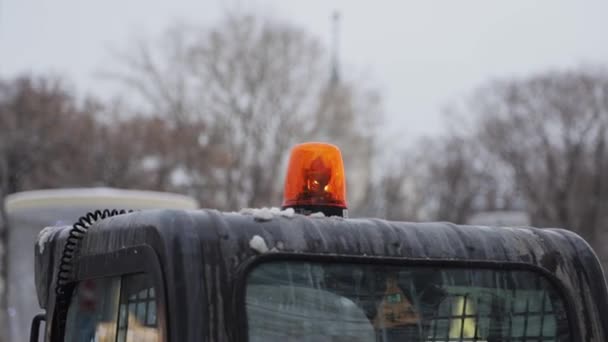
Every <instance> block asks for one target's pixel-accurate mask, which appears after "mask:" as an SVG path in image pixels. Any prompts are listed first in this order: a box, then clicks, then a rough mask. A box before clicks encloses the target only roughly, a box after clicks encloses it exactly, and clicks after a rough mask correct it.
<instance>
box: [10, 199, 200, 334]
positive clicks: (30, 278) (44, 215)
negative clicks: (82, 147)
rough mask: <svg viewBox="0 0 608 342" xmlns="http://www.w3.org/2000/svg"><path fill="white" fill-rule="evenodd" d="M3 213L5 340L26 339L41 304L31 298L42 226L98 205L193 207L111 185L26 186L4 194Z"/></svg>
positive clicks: (67, 222) (66, 220) (72, 218)
mask: <svg viewBox="0 0 608 342" xmlns="http://www.w3.org/2000/svg"><path fill="white" fill-rule="evenodd" d="M5 208H6V211H7V216H8V223H9V234H8V243H7V246H8V281H7V283H8V316H9V317H8V319H9V332H8V333H9V336H8V341H26V340H27V338H28V334H29V330H30V324H31V318H32V317H33V316H34V315H36V314H37V313H38V312H39V311H40V309H39V305H38V301H37V297H36V288H35V279H34V274H35V273H36V272H35V271H34V254H33V253H32V251H33V249H34V246H33V245H32V241H36V240H37V237H38V234H39V233H40V231H41V229H42V228H44V227H47V226H60V225H71V224H73V223H74V222H75V221H76V220H78V218H79V217H80V216H81V215H82V213H84V212H89V211H93V210H97V209H134V210H138V209H140V210H141V209H156V208H170V209H197V208H198V203H197V201H196V200H195V199H193V198H191V197H187V196H183V195H178V194H172V193H166V192H154V191H139V190H122V189H112V188H76V189H57V190H37V191H25V192H20V193H15V194H12V195H9V196H7V197H6V199H5Z"/></svg>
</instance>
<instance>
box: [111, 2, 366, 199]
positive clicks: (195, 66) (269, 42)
mask: <svg viewBox="0 0 608 342" xmlns="http://www.w3.org/2000/svg"><path fill="white" fill-rule="evenodd" d="M122 60H123V61H124V65H125V67H126V68H127V69H128V70H126V71H125V72H123V73H118V74H117V75H116V74H114V75H113V76H115V77H118V78H119V79H120V80H122V81H123V82H124V83H125V84H126V85H128V86H129V89H132V90H136V91H137V92H138V93H139V95H141V98H142V99H143V102H144V104H147V105H148V109H149V111H150V113H153V114H155V115H160V116H161V117H163V118H166V119H168V120H170V121H171V122H172V123H174V124H175V125H176V126H178V127H188V126H192V125H199V126H200V127H204V128H205V131H201V132H200V135H199V139H198V140H199V141H198V143H196V144H193V145H192V146H190V147H189V148H188V152H186V153H184V155H183V158H184V159H183V161H184V165H185V167H184V172H185V174H186V176H187V179H188V182H189V187H190V189H195V191H196V195H197V197H198V198H199V200H200V201H201V203H203V205H206V206H207V205H208V206H213V207H218V208H224V209H235V208H240V207H243V206H248V205H251V206H264V205H269V204H272V203H278V202H279V200H280V199H279V194H280V191H281V188H282V182H281V180H282V175H283V170H284V163H285V157H286V152H287V151H288V149H289V147H290V146H292V145H293V144H295V143H297V142H300V141H301V140H303V139H307V138H308V139H309V138H317V139H319V138H322V139H323V140H326V141H329V142H337V143H338V144H339V143H340V142H342V141H344V143H346V142H347V141H348V140H345V139H343V140H340V139H339V137H338V136H337V133H335V132H334V131H331V132H327V133H328V134H325V133H326V131H323V132H322V131H321V130H320V129H318V128H319V126H318V125H317V124H318V123H319V122H320V121H319V119H320V118H322V120H323V122H324V123H325V124H326V125H325V126H324V127H329V126H331V125H330V124H329V123H330V122H337V121H342V127H341V130H340V131H339V133H340V134H345V135H349V133H350V134H351V135H352V133H353V132H355V130H352V129H350V126H349V125H348V123H349V122H350V121H351V117H348V118H347V120H346V121H343V120H342V119H341V117H340V114H341V113H343V112H345V111H348V112H349V113H350V114H352V115H355V116H360V115H364V113H363V111H362V110H360V109H362V108H361V107H360V104H359V102H357V101H356V98H355V97H352V96H350V94H354V93H356V91H358V90H359V88H357V87H355V85H353V84H348V85H346V84H345V85H340V88H339V89H340V90H339V91H338V90H336V89H337V88H336V87H333V86H331V87H330V86H328V84H329V82H330V72H329V67H328V66H326V65H325V63H324V61H325V60H327V59H326V58H325V52H324V50H323V48H322V46H321V44H320V43H319V42H318V40H317V39H316V38H315V37H312V36H310V35H309V34H308V33H306V32H304V31H302V30H301V29H299V28H297V27H295V26H293V25H291V24H289V23H286V22H282V21H280V20H276V19H271V18H265V17H262V16H258V15H251V14H242V13H239V14H229V15H227V16H226V17H225V18H224V20H223V21H221V22H220V23H219V24H218V25H217V26H214V27H213V28H211V29H197V28H192V27H186V26H178V27H175V28H173V29H171V30H169V31H168V32H167V34H166V36H165V38H164V39H162V40H161V42H160V44H159V45H154V44H152V45H151V44H147V43H140V44H139V46H138V48H137V49H136V50H132V51H130V52H129V53H127V54H126V55H125V56H123V57H122ZM329 89H332V90H331V91H330V90H329ZM353 90H355V92H353ZM338 94H339V95H338ZM336 106H340V108H346V110H337V109H336ZM351 107H352V108H351ZM353 109H355V110H353ZM366 114H367V113H365V115H366ZM335 126H336V125H335V124H333V127H335Z"/></svg>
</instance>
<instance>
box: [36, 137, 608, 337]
mask: <svg viewBox="0 0 608 342" xmlns="http://www.w3.org/2000/svg"><path fill="white" fill-rule="evenodd" d="M298 148H300V149H301V151H299V152H298V151H297V149H298ZM329 149H330V150H331V149H333V148H329ZM294 153H295V154H298V153H302V154H303V155H305V157H302V156H300V157H296V160H295V161H294V157H293V155H292V160H291V162H290V170H289V172H288V177H287V181H286V183H288V184H287V186H286V188H287V190H286V198H285V201H284V208H283V209H282V210H281V209H249V210H242V211H240V212H219V211H216V210H151V211H138V212H131V213H120V212H114V213H112V212H110V211H108V212H106V213H105V214H104V215H101V214H103V213H101V212H100V214H99V215H98V216H99V217H102V216H103V217H104V218H103V219H97V217H95V215H91V216H88V220H87V219H82V220H81V221H79V222H80V223H81V224H80V225H78V224H77V225H75V226H72V227H70V226H68V227H64V228H56V229H53V230H49V231H47V232H46V233H45V235H44V236H43V239H42V240H41V241H39V243H38V244H37V247H36V286H37V293H38V299H39V302H40V306H41V308H42V309H43V310H44V312H45V313H44V315H43V316H41V317H44V319H45V320H46V322H47V325H46V329H45V333H44V338H45V341H159V342H160V341H163V342H164V341H193V342H194V341H197V342H198V341H235V342H236V341H250V342H258V341H260V342H261V341H295V342H300V341H332V342H337V341H349V342H352V341H361V342H364V341H365V342H368V341H382V342H392V341H395V342H396V341H399V342H404V341H486V342H496V341H513V342H515V341H518V342H520V341H521V342H524V341H559V342H566V341H568V342H579V341H586V342H600V341H608V323H607V322H608V321H607V320H606V319H605V317H607V316H606V314H607V308H608V296H607V290H606V284H605V282H604V276H603V271H602V269H601V266H600V264H599V262H598V259H597V257H596V256H595V254H594V252H593V250H592V249H591V248H590V247H589V245H588V244H587V243H586V242H585V241H584V240H583V239H581V238H580V237H578V236H577V235H576V234H574V233H572V232H570V231H566V230H561V229H535V228H507V227H480V226H461V225H454V224H450V223H409V222H391V221H386V220H382V219H377V218H369V219H349V218H345V217H343V216H340V215H334V214H340V213H342V214H343V213H344V210H345V209H346V202H345V197H344V193H345V192H344V189H343V178H344V177H343V176H344V174H343V171H339V169H340V168H341V161H340V162H338V161H337V160H338V159H337V158H336V157H335V152H333V153H334V157H331V156H329V157H328V156H327V153H328V152H327V151H326V150H323V149H319V148H318V146H317V147H314V146H313V147H311V146H308V145H306V146H302V145H300V146H299V147H297V148H296V151H294ZM330 154H331V153H330ZM294 170H295V171H294ZM328 170H329V171H328ZM336 170H338V171H336ZM340 172H342V173H340ZM292 174H295V175H297V177H298V179H296V180H294V179H290V177H291V175H292ZM328 174H329V176H328ZM341 178H342V180H340V179H341ZM336 179H337V180H336ZM334 181H336V182H338V183H340V182H341V183H340V184H342V185H340V184H337V183H334ZM295 183H297V184H296V185H293V184H295ZM293 189H296V190H297V189H299V190H300V191H295V192H294V191H292V190H293ZM292 192H293V193H292ZM292 200H293V201H292ZM324 206H328V207H329V208H325V207H324ZM323 212H325V214H321V213H323ZM311 213H312V214H311ZM331 215H334V216H331ZM85 218H86V217H85ZM89 221H90V222H89ZM66 246H67V248H66ZM66 251H67V252H66ZM34 340H36V339H34Z"/></svg>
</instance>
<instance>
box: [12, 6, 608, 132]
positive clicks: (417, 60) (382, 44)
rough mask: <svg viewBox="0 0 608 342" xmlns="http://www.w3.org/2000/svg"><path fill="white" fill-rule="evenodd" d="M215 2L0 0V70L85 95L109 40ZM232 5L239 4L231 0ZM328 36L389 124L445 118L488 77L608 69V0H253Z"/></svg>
mask: <svg viewBox="0 0 608 342" xmlns="http://www.w3.org/2000/svg"><path fill="white" fill-rule="evenodd" d="M225 3H226V2H222V1H211V0H205V1H203V0H199V1H195V0H181V1H175V0H174V1H169V0H166V1H152V0H103V1H82V0H52V1H51V0H0V77H11V76H14V75H16V74H19V73H22V72H43V73H47V72H53V73H57V74H63V75H66V76H67V77H68V78H69V80H71V81H72V82H73V84H74V85H76V86H77V88H78V90H79V91H80V93H81V94H82V93H85V92H93V93H100V94H102V95H103V96H109V95H110V94H111V93H112V90H113V88H112V87H113V86H114V85H112V84H108V83H107V82H106V81H102V80H100V79H99V78H98V77H97V76H96V75H95V72H96V71H98V70H100V69H102V68H104V69H105V68H107V66H108V63H110V64H111V63H113V59H112V58H111V57H110V54H109V53H108V47H124V46H126V45H127V44H128V42H129V41H130V39H132V38H135V37H148V36H154V35H157V34H158V33H160V32H161V31H163V30H164V29H165V28H166V27H167V26H169V25H170V24H171V23H173V22H174V21H176V20H185V21H187V22H190V23H200V24H203V25H211V24H212V23H213V22H214V21H216V20H217V19H218V18H219V17H220V16H221V14H222V13H223V12H224V10H225V9H226V7H227V6H228V5H226V4H225ZM232 3H234V2H232ZM242 3H243V4H246V5H244V6H247V7H250V8H254V9H257V10H262V11H265V12H270V13H271V14H272V15H274V16H278V17H282V18H288V19H289V20H292V21H293V22H295V23H296V24H298V25H300V26H303V27H305V28H306V29H308V30H310V31H311V32H313V33H314V34H316V35H317V36H319V37H320V38H321V39H322V40H324V41H325V42H329V40H330V21H329V18H330V14H331V13H332V11H334V10H338V11H339V12H340V13H341V17H342V20H341V33H340V56H341V60H342V62H343V64H344V65H343V71H353V70H357V71H361V70H363V71H366V73H367V74H368V75H370V76H371V79H372V80H373V83H374V84H375V85H377V86H379V87H380V89H381V90H382V92H383V98H384V102H385V109H386V115H387V123H386V126H387V127H388V132H390V133H391V134H397V133H398V134H400V135H401V136H409V137H417V136H420V135H423V134H433V133H436V132H438V131H439V130H440V127H441V115H440V112H441V108H442V107H444V106H445V105H446V104H448V103H450V102H454V101H458V100H459V99H461V98H462V97H463V96H466V95H467V94H468V93H470V92H471V91H472V90H473V89H474V88H475V87H478V86H480V85H482V84H483V82H484V81H487V80H489V79H493V78H504V77H513V76H525V75H528V74H531V73H535V72H540V71H543V70H547V69H555V68H567V67H575V66H579V65H583V64H595V65H597V64H599V65H606V66H608V35H607V33H608V20H607V19H606V18H607V15H608V1H606V0H603V1H602V0H597V1H591V0H589V1H557V0H547V1H541V0H505V1H487V0H479V1H472V0H471V1H468V0H458V1H457V0H445V1H429V0H419V1H352V0H351V1H339V0H334V1H328V0H314V1H312V0H306V1H304V0H302V1H285V0H283V1H279V0H256V1H255V2H251V1H250V2H246V1H243V2H242Z"/></svg>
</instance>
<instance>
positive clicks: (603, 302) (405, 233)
mask: <svg viewBox="0 0 608 342" xmlns="http://www.w3.org/2000/svg"><path fill="white" fill-rule="evenodd" d="M285 216H288V215H285ZM285 216H281V215H274V216H272V217H271V219H269V220H265V219H261V218H260V217H256V216H254V215H243V214H239V213H223V212H218V211H215V210H193V211H184V210H152V211H141V212H134V213H131V214H127V215H120V216H116V217H111V218H108V219H105V220H103V221H101V222H98V223H96V224H95V225H93V226H92V227H91V228H90V229H89V232H88V234H87V235H86V237H85V238H84V240H83V243H82V247H81V252H80V253H81V254H80V255H81V257H85V256H89V255H96V254H103V253H108V252H112V251H118V250H121V249H124V248H127V247H130V246H140V245H148V246H151V247H152V248H153V249H154V250H155V252H156V253H157V255H158V257H159V260H160V263H161V265H162V268H163V271H164V274H165V282H166V284H167V288H168V289H176V288H179V289H180V291H179V293H178V292H176V293H171V291H169V292H168V293H167V296H168V303H169V311H171V310H172V309H173V310H177V308H178V307H180V306H179V305H180V304H179V303H182V305H184V306H185V305H186V304H187V303H188V302H191V301H192V300H193V298H198V297H196V296H200V293H201V288H200V284H199V285H197V284H198V283H201V282H192V281H191V279H205V281H203V282H202V283H203V286H204V290H205V291H207V292H209V293H211V294H209V293H208V294H207V298H206V299H204V300H205V301H208V302H207V303H205V304H203V303H201V305H200V306H198V307H197V308H196V309H193V310H198V311H197V312H196V313H193V314H195V315H194V316H193V317H209V315H218V314H224V315H238V313H235V312H234V308H233V307H221V306H222V305H228V303H229V301H228V300H223V298H232V297H231V296H233V295H234V294H235V292H234V291H235V289H236V287H237V285H238V277H237V274H239V272H243V270H244V269H245V268H246V265H248V264H250V263H254V262H256V260H259V259H262V260H263V259H266V258H272V257H288V256H297V255H299V256H303V255H304V256H309V255H310V256H312V255H316V256H326V257H328V258H336V257H347V258H348V257H350V258H362V259H363V260H370V261H371V260H373V259H377V258H392V259H399V260H404V261H405V260H412V261H414V262H423V263H425V262H442V263H443V262H445V263H454V264H460V265H463V264H464V265H473V264H475V263H492V264H493V265H494V266H496V267H510V266H509V265H511V266H513V267H529V268H534V269H537V270H541V271H543V272H544V273H545V274H547V275H549V276H550V277H551V278H552V279H553V280H557V282H558V283H559V284H561V285H560V286H561V288H562V289H563V290H564V292H565V293H566V295H567V296H569V298H567V299H569V300H570V302H571V305H572V306H573V308H575V310H574V312H576V315H578V317H577V319H578V324H579V326H578V329H579V330H580V332H581V333H582V334H583V335H582V336H583V337H584V338H583V341H603V340H604V339H605V338H606V332H607V331H608V329H607V328H606V326H604V324H605V323H604V320H603V319H600V318H601V317H606V316H605V314H606V313H607V311H606V310H607V309H608V299H607V298H606V287H605V286H606V285H605V282H604V278H603V271H602V269H601V266H600V264H599V262H598V260H597V257H596V256H595V254H594V253H593V251H592V250H591V248H590V247H589V245H588V244H587V243H586V242H585V241H584V240H583V239H582V238H580V237H579V236H578V235H576V234H574V233H572V232H570V231H567V230H562V229H536V228H507V227H500V228H499V227H481V226H463V225H454V224H450V223H410V222H392V221H386V220H381V219H343V218H337V217H331V218H316V217H307V216H301V215H293V216H289V217H285ZM66 236H67V231H66V230H65V229H64V230H58V231H57V232H56V233H55V234H54V235H53V236H52V237H50V241H49V242H48V243H49V244H50V245H51V246H50V248H46V249H45V250H46V251H45V253H43V254H42V255H39V254H38V253H37V257H38V259H39V260H38V262H37V265H38V264H40V265H42V264H44V262H45V261H44V260H45V258H46V262H47V263H48V262H53V261H52V260H58V257H59V255H60V254H58V253H60V249H61V248H60V245H61V241H63V240H64V239H65V237H66ZM256 236H258V238H255V237H256ZM254 238H255V239H254ZM260 238H261V239H262V240H263V243H260V242H261V240H260ZM252 240H255V241H252ZM51 255H52V257H51ZM55 268H56V267H55ZM43 269H44V266H40V267H39V268H38V269H37V271H40V272H42V273H44V270H43ZM37 283H38V284H37V285H38V294H39V298H40V299H41V302H42V303H44V302H46V293H45V292H46V291H48V289H49V288H50V286H51V285H52V279H51V275H50V274H47V276H46V277H44V276H43V275H42V276H40V277H38V278H37ZM41 296H42V298H41ZM201 300H203V299H201ZM596 303H598V304H597V305H596ZM172 306H173V307H172ZM184 306H182V307H184ZM169 316H170V317H171V315H169ZM214 317H216V316H214ZM232 318H236V316H235V317H232ZM174 323H175V324H176V325H178V326H181V328H182V330H183V332H182V331H181V330H180V332H178V333H177V334H184V335H180V336H179V338H178V340H189V339H188V338H189V336H211V335H209V334H215V335H214V336H212V337H213V338H214V339H213V340H224V338H226V337H227V336H228V335H229V334H230V332H228V331H213V332H209V331H196V329H204V328H203V327H200V322H199V323H198V324H196V323H195V324H192V323H193V322H190V324H188V322H174ZM192 329H194V330H192ZM226 334H227V335H226ZM210 338H211V337H210Z"/></svg>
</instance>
